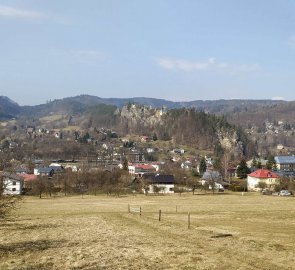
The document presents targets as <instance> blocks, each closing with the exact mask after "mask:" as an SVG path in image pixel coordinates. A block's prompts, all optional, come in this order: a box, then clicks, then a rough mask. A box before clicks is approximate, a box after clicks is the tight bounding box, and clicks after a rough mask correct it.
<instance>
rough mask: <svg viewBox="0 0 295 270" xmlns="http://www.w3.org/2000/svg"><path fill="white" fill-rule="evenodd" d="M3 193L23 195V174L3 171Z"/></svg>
mask: <svg viewBox="0 0 295 270" xmlns="http://www.w3.org/2000/svg"><path fill="white" fill-rule="evenodd" d="M2 177H3V178H2V179H3V180H2V181H3V194H6V195H21V194H22V193H23V187H24V180H23V178H22V177H21V176H19V175H16V174H10V173H3V175H2Z"/></svg>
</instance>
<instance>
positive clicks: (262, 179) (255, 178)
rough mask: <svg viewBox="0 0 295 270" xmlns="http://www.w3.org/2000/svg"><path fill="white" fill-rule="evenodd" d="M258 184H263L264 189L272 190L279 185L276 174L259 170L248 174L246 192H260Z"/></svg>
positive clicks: (278, 178)
mask: <svg viewBox="0 0 295 270" xmlns="http://www.w3.org/2000/svg"><path fill="white" fill-rule="evenodd" d="M259 183H265V185H266V187H268V188H269V189H272V190H273V189H274V187H275V186H276V185H278V184H279V183H280V177H279V176H278V175H277V174H276V173H274V172H272V171H269V170H265V169H260V170H257V171H255V172H252V173H250V174H248V176H247V188H248V191H260V190H261V189H260V188H259V187H258V186H259Z"/></svg>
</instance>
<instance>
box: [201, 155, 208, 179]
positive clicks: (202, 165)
mask: <svg viewBox="0 0 295 270" xmlns="http://www.w3.org/2000/svg"><path fill="white" fill-rule="evenodd" d="M206 170H207V165H206V160H205V158H204V157H203V158H202V159H201V161H200V165H199V171H200V174H201V175H203V173H204V172H206Z"/></svg>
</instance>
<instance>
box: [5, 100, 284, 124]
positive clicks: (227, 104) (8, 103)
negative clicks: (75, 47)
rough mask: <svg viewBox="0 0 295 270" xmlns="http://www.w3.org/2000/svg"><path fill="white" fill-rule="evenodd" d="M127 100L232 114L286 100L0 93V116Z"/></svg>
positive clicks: (78, 110) (79, 109) (85, 107)
mask: <svg viewBox="0 0 295 270" xmlns="http://www.w3.org/2000/svg"><path fill="white" fill-rule="evenodd" d="M128 103H137V104H142V105H146V106H152V107H154V108H162V107H166V108H167V109H176V108H196V109H197V110H198V111H205V112H208V113H214V114H219V115H223V114H231V113H238V112H248V111H257V110H259V109H260V108H262V107H263V108H264V107H267V108H271V107H272V106H275V105H282V106H284V105H285V104H287V102H285V101H274V100H195V101H188V102H173V101H168V100H164V99H156V98H145V97H135V98H100V97H97V96H90V95H80V96H75V97H68V98H63V99H56V100H53V101H49V102H47V103H46V104H40V105H35V106H19V105H18V104H17V103H15V102H13V101H12V100H10V99H9V98H7V97H0V117H1V116H2V118H1V119H9V118H14V117H21V116H24V115H35V116H36V117H38V116H39V117H41V116H44V115H47V114H48V113H56V112H62V113H68V114H79V113H84V112H85V111H87V110H88V107H89V106H94V105H97V104H107V105H113V106H116V107H118V108H122V107H123V106H124V105H126V104H128Z"/></svg>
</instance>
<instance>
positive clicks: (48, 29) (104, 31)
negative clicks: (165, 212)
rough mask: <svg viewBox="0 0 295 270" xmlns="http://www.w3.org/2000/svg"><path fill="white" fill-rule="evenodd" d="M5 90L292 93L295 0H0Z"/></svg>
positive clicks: (31, 99) (213, 95)
mask: <svg viewBox="0 0 295 270" xmlns="http://www.w3.org/2000/svg"><path fill="white" fill-rule="evenodd" d="M0 38H1V39H0V41H1V42H0V95H5V96H8V97H9V98H11V99H13V100H14V101H16V102H18V103H19V104H21V105H34V104H40V103H45V102H46V101H48V100H50V99H51V100H53V99H59V98H63V97H69V96H76V95H79V94H89V95H96V96H100V97H139V96H141V97H143V96H144V97H154V98H164V99H168V100H173V101H187V100H197V99H211V100H212V99H234V98H241V99H246V98H247V99H286V100H295V91H294V88H295V1H293V0H283V1H282V0H281V1H279V0H277V1H274V0H259V1H257V0H247V1H246V0H243V1H242V0H222V1H220V0H206V1H203V0H202V1H201V0H182V1H179V0H177V1H176V0H105V1H104V0H84V1H81V0H42V1H40V0H17V1H14V0H9V1H5V0H0Z"/></svg>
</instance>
